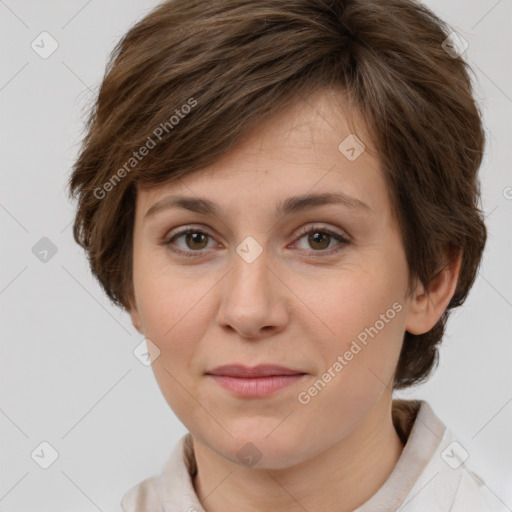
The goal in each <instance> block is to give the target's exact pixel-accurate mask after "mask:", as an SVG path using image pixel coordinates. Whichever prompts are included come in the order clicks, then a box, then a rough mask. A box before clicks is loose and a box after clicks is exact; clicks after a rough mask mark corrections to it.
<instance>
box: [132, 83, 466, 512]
mask: <svg viewBox="0 0 512 512" xmlns="http://www.w3.org/2000/svg"><path fill="white" fill-rule="evenodd" d="M342 102H343V100H342V97H341V95H340V94H339V92H336V91H326V90H324V91H319V92H317V93H315V94H314V95H312V96H311V97H310V98H309V99H308V100H307V101H300V102H297V103H295V104H294V105H293V107H292V108H289V109H288V110H285V111H284V112H281V113H280V114H279V115H278V116H276V117H274V118H273V119H272V120H271V121H267V122H265V123H264V124H261V125H259V126H258V127H257V129H255V130H253V131H252V132H251V133H250V134H248V135H247V136H246V137H245V138H244V140H243V142H242V143H241V144H239V145H238V146H237V147H236V148H235V149H234V150H232V151H231V152H230V153H229V154H228V155H227V156H225V157H224V158H222V160H219V161H218V162H216V164H215V165H212V166H210V167H208V168H206V169H202V170H201V171H199V172H196V173H194V174H191V175H188V176H186V177H185V178H183V179H181V180H179V181H178V182H174V183H171V184H167V185H164V186H159V187H157V188H153V189H150V190H138V194H137V207H136V215H135V225H134V252H133V279H134V281H133V284H134V297H133V298H132V306H131V308H130V311H129V312H130V315H131V318H132V322H133V324H134V326H135V327H136V328H137V330H138V331H139V332H140V333H142V334H144V336H145V337H146V338H148V339H150V340H151V341H152V342H153V343H154V344H155V345H156V346H157V347H158V348H159V350H160V355H159V357H157V358H156V359H155V360H154V361H153V364H152V367H153V371H154V374H155V377H156V379H157V382H158V384H159V386H160V389H161V390H162V393H163V395H164V397H165V399H166V400H167V402H168V404H169V405H170V407H171V408H172V410H173V411H174V412H175V414H176V415H177V416H178V418H179V419H180V420H181V421H182V422H183V424H184V425H185V426H186V428H187V429H188V430H189V431H190V433H191V435H192V438H193V444H194V451H195V457H196V462H197V466H198V474H197V476H196V477H195V479H194V481H193V483H194V487H195V489H196V492H197V494H198V496H199V498H200V499H201V500H203V499H204V501H203V506H204V508H205V510H206V511H208V512H221V511H222V512H231V511H235V510H236V511H249V510H251V511H255V510H257V511H267V510H269V511H270V510H276V509H277V510H289V511H299V510H300V511H303V510H304V509H306V510H310V511H313V510H337V511H339V512H343V511H351V510H354V508H356V507H358V506H360V505H362V504H363V503H364V502H365V501H367V500H368V499H369V498H370V497H371V496H372V495H373V494H374V493H375V492H376V491H377V490H378V489H379V488H380V487H381V486H382V485H383V484H384V482H385V481H386V479H387V478H388V476H389V475H390V473H391V471H392V470H393V468H394V466H395V464H396V462H397V460H398V458H399V457H400V454H401V452H402V449H403V446H402V443H401V441H400V439H399V437H398V435H397V433H396V431H395V429H394V426H393V423H392V416H391V405H392V401H391V392H392V385H393V374H394V371H395V368H396V365H397V361H398V357H399V353H400V349H401V346H402V340H403V335H404V332H405V331H406V330H408V331H409V332H412V333H414V334H419V333H423V332H426V331H428V330H430V329H431V328H432V327H433V326H434V324H435V323H436V321H437V320H438V319H439V317H440V316H441V314H442V313H443V311H444V310H445V308H446V306H447V305H448V302H449V300H450V298H451V297H452V295H453V293H454V290H455V285H456V279H457V275H458V271H459V268H460V257H459V259H458V260H457V261H456V263H455V264H454V265H453V266H451V267H449V268H446V269H445V270H444V271H443V272H442V273H441V274H440V275H439V276H438V277H437V278H436V280H435V281H434V282H433V283H431V287H430V289H429V295H428V296H427V295H426V294H425V290H424V288H423V287H422V286H421V284H418V286H417V287H416V290H415V292H414V294H413V295H412V296H407V294H406V291H407V283H408V266H407V261H406V257H405V253H404V249H403V244H402V239H401V235H400V232H399V229H398V226H397V223H396V220H395V218H394V217H393V215H392V211H391V203H390V198H389V195H388V191H387V189H386V185H385V182H384V178H383V172H382V169H381V167H380V164H379V160H378V155H377V154H376V152H375V151H374V150H373V148H372V144H371V141H370V139H369V137H367V136H366V134H365V131H364V130H363V128H362V123H360V122H358V117H357V112H351V113H352V114H353V116H354V117H353V119H354V120H355V121H356V125H355V126H359V128H357V132H354V125H353V124H352V125H350V126H349V124H348V121H347V118H346V116H345V115H343V112H346V109H345V110H344V109H343V107H344V104H343V103H342ZM350 133H356V134H357V136H358V137H359V138H360V139H361V140H363V141H364V143H365V145H366V150H365V151H364V152H363V153H362V154H361V155H360V156H359V157H358V158H357V159H356V160H354V161H349V160H348V159H347V158H346V157H345V156H344V155H343V154H342V153H341V152H340V151H339V150H338V145H339V144H340V142H341V141H342V140H343V139H344V138H345V137H346V136H347V135H349V134H350ZM322 192H342V193H345V194H347V195H349V196H351V197H354V198H357V199H359V200H360V201H363V202H365V203H366V204H367V205H368V206H369V207H370V208H369V209H368V210H363V209H353V208H350V207H348V206H346V205H340V204H335V205H333V204H331V205H320V206H315V207H313V208H310V209H307V210H305V211H301V212H295V213H289V214H287V215H282V214H281V215H279V214H276V211H275V205H277V204H278V203H279V202H281V201H283V200H284V199H286V198H288V197H290V196H294V195H299V194H304V193H322ZM169 195H180V196H191V197H202V198H207V199H209V200H211V201H213V202H214V203H216V204H217V205H218V207H219V208H220V213H219V214H218V215H211V214H200V213H194V212H190V211H188V210H185V209H183V208H168V209H161V210H160V211H158V212H157V213H155V214H153V215H150V216H148V217H146V218H145V214H146V212H147V211H148V209H149V208H150V207H151V206H152V205H154V204H155V203H157V202H158V201H160V200H161V199H163V198H165V197H167V196H169ZM190 225H192V226H193V228H195V229H197V230H198V231H199V232H200V233H206V234H208V235H209V236H208V237H205V238H204V240H203V239H201V237H200V236H199V237H198V235H196V238H191V237H190V236H189V237H187V236H186V235H182V236H178V237H177V238H173V236H174V234H175V233H176V231H177V230H178V228H183V227H187V226H190ZM301 228H307V230H306V231H305V233H306V234H300V233H299V231H300V229H301ZM325 230H329V231H331V232H333V233H334V234H335V235H336V236H338V235H339V236H341V237H344V238H345V239H347V240H348V243H343V242H340V240H339V239H338V238H336V236H331V237H329V234H328V233H325ZM311 231H312V233H311ZM315 232H320V235H317V236H319V237H320V238H319V241H316V242H315V239H311V238H310V239H309V240H308V233H309V234H310V235H312V234H314V233H315ZM322 235H323V236H322ZM247 236H251V237H253V238H254V239H255V240H256V241H257V242H258V244H259V245H260V246H261V248H262V253H261V254H260V255H259V256H258V257H257V258H256V260H255V261H253V262H252V263H247V262H246V261H245V260H244V259H243V258H242V257H240V256H239V254H237V252H236V248H237V246H239V244H240V243H241V242H242V241H243V240H244V239H245V238H246V237H247ZM172 238H173V241H172V243H171V244H170V245H166V244H165V242H169V241H170V240H171V239H172ZM171 247H174V248H175V249H178V250H179V249H181V250H182V251H186V252H189V253H193V255H192V257H186V256H181V255H179V254H177V253H175V252H173V251H172V249H171ZM336 249H340V250H338V251H337V252H333V251H335V250H336ZM322 254H323V255H322ZM197 255H199V256H197ZM394 303H399V304H400V305H401V310H400V312H398V313H396V315H394V318H393V319H392V320H389V322H386V323H385V326H384V327H383V328H382V329H380V330H379V332H378V334H377V335H375V336H374V337H373V338H368V343H367V345H366V346H364V347H363V348H362V349H361V351H360V352H358V353H357V355H355V356H354V357H353V359H352V360H351V361H348V362H347V364H346V365H345V366H344V367H343V369H342V371H339V372H338V373H336V376H335V377H334V378H332V379H331V380H330V382H329V383H328V384H327V385H326V386H325V387H324V388H323V389H322V390H321V391H320V392H318V393H317V394H316V396H314V397H312V398H311V400H310V401H309V403H307V404H302V403H300V402H299V400H298V398H297V397H298V394H299V393H300V392H303V391H307V390H308V388H310V387H311V386H312V385H313V384H314V383H315V382H316V381H318V379H320V378H321V377H322V375H323V374H324V373H325V372H326V371H327V370H328V368H329V367H332V365H333V363H334V362H335V361H336V360H337V357H338V356H339V355H343V354H344V353H345V352H346V351H347V350H348V349H349V348H350V346H351V343H352V341H353V340H355V339H356V337H357V335H358V334H359V333H361V332H362V331H364V329H365V328H366V327H369V326H373V325H375V323H376V321H377V320H379V318H381V317H380V315H381V314H385V313H386V311H387V310H389V309H390V308H392V305H393V304H394ZM230 363H240V364H245V365H247V366H254V365H257V364H262V363H274V364H279V365H283V366H287V367H290V368H294V369H300V370H301V371H303V372H305V373H306V374H307V375H305V376H304V377H302V378H301V380H300V381H298V382H296V383H295V384H293V385H291V386H289V387H287V388H285V389H283V390H280V391H278V392H276V393H274V394H273V395H270V396H268V397H263V398H240V397H236V396H234V395H232V394H230V393H229V392H228V391H226V390H224V389H223V388H221V387H220V386H219V385H218V384H217V383H216V382H214V381H212V379H211V377H208V376H206V375H205V372H206V371H207V370H211V369H213V368H214V367H216V366H219V365H223V364H230ZM249 442H250V443H252V444H253V445H254V446H255V447H256V449H257V451H258V454H260V456H261V458H260V459H259V460H258V462H257V463H256V464H254V465H253V466H249V465H247V464H245V465H244V463H243V462H242V461H241V460H240V459H239V458H238V457H237V453H238V451H239V450H240V449H241V448H242V447H244V445H246V443H249ZM376 454H378V456H376Z"/></svg>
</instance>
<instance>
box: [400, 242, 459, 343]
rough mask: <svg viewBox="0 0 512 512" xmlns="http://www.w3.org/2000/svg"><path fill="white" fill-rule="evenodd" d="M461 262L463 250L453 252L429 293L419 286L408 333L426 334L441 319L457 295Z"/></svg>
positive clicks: (406, 326)
mask: <svg viewBox="0 0 512 512" xmlns="http://www.w3.org/2000/svg"><path fill="white" fill-rule="evenodd" d="M461 262H462V250H461V249H458V250H456V251H455V253H453V251H452V258H450V260H449V261H448V263H447V264H445V266H444V267H443V268H442V269H441V270H440V271H439V272H438V273H437V274H436V275H435V276H434V278H433V279H432V280H431V281H430V285H429V287H428V291H426V290H425V288H424V286H423V285H422V284H421V283H419V284H418V286H417V287H416V290H415V292H414V295H413V298H412V302H411V308H410V310H409V313H408V316H407V320H406V324H405V329H406V330H407V331H408V332H410V333H411V334H424V333H426V332H428V331H430V329H432V327H434V325H435V324H436V322H437V321H438V320H439V318H441V315H442V314H443V313H444V311H445V310H446V308H447V306H448V304H449V302H450V300H451V298H452V297H453V294H454V293H455V289H456V287H457V280H458V277H459V271H460V266H461Z"/></svg>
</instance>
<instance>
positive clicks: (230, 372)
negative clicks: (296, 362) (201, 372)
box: [206, 364, 305, 378]
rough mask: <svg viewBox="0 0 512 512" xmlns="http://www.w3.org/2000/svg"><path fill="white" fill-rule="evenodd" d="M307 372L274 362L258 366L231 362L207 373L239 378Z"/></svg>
mask: <svg viewBox="0 0 512 512" xmlns="http://www.w3.org/2000/svg"><path fill="white" fill-rule="evenodd" d="M304 373H305V372H303V371H301V370H294V369H292V368H287V367H285V366H279V365H274V364H261V365H258V366H253V367H249V366H244V365H241V364H230V365H224V366H218V367H217V368H214V369H213V370H210V371H207V372H206V374H207V375H217V376H223V377H238V378H261V377H271V376H289V375H303V374H304Z"/></svg>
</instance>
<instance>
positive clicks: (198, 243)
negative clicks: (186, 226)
mask: <svg viewBox="0 0 512 512" xmlns="http://www.w3.org/2000/svg"><path fill="white" fill-rule="evenodd" d="M205 241H206V242H207V241H208V235H207V234H205V233H201V232H200V231H193V232H190V233H185V244H186V245H187V247H188V248H189V249H195V250H200V249H205V248H206V245H207V243H205Z"/></svg>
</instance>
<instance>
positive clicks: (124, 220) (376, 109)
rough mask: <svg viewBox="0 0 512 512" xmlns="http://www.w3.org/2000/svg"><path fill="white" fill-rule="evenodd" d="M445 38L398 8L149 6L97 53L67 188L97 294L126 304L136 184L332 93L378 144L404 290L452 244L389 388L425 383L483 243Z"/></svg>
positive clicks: (379, 2) (260, 1) (343, 0)
mask: <svg viewBox="0 0 512 512" xmlns="http://www.w3.org/2000/svg"><path fill="white" fill-rule="evenodd" d="M450 32H451V30H449V28H448V27H447V26H446V24H445V23H443V22H442V21H441V20H440V19H439V18H438V17H436V16H435V15H434V14H433V13H432V12H431V11H430V10H429V9H427V8H426V7H425V6H423V5H422V4H421V3H419V2H416V1H413V0H208V1H207V2H204V1H203V0H170V1H167V2H164V3H162V4H160V5H159V6H157V7H156V8H155V9H154V10H153V11H152V12H150V13H149V14H148V15H146V16H145V17H144V18H143V19H142V20H141V21H139V22H138V23H136V24H135V25H134V26H133V27H132V28H131V29H130V30H129V31H128V32H127V34H126V35H125V36H124V37H123V38H122V40H120V41H119V43H118V44H117V46H116V47H115V48H114V50H113V51H112V54H111V56H110V60H109V62H108V65H107V69H106V72H105V76H104V79H103V82H102V84H101V87H100V90H99V94H98V97H97V99H96V100H95V102H94V105H93V106H92V108H91V111H90V113H89V117H88V122H87V125H86V134H85V137H84V140H83V143H82V147H81V151H80V154H79V156H78V158H77V161H76V163H75V164H74V168H73V173H72V176H71V177H70V182H69V189H70V194H71V196H72V197H75V198H76V197H77V198H78V208H77V213H76V218H75V223H74V228H73V229H74V238H75V240H76V242H77V243H78V244H80V245H81V246H82V247H83V248H84V249H85V251H86V252H87V255H88V258H89V263H90V267H91V270H92V272H93V274H94V275H95V276H96V278H97V279H98V280H99V282H100V284H101V285H102V287H103V288H104V290H105V292H106V293H107V295H108V296H109V297H110V299H111V300H112V301H113V302H114V303H115V304H116V305H118V306H122V307H124V308H126V309H129V307H130V304H131V301H132V300H133V281H132V250H133V247H132V238H133V224H134V212H135V200H136V194H137V190H138V187H141V188H145V187H149V188H150V187H152V186H158V185H163V184H166V183H170V182H172V181H175V180H177V179H179V178H180V177H183V176H185V175H187V174H190V173H192V172H194V171H196V170H200V169H202V168H204V167H206V166H208V165H210V164H213V163H214V162H215V161H216V160H217V159H219V158H220V157H221V156H223V155H225V154H226V153H227V152H229V151H230V149H232V148H233V147H234V145H235V144H236V143H237V142H239V141H240V140H241V139H243V137H244V136H245V135H246V134H247V133H248V131H249V130H250V129H251V128H253V127H254V126H256V125H257V124H258V123H259V122H260V121H261V120H263V119H265V118H268V117H269V116H271V115H272V114H275V113H277V112H279V111H282V110H283V109H284V108H285V107H286V106H287V105H290V104H291V103H292V102H293V101H296V100H298V99H300V98H304V97H305V96H308V95H310V94H311V93H313V92H315V91H318V90H321V89H323V88H326V87H329V88H330V87H334V88H336V89H338V90H340V91H343V93H344V94H345V95H346V97H347V98H348V99H349V100H350V104H351V105H353V106H354V108H355V109H357V111H358V112H359V114H360V115H361V117H362V119H363V120H364V123H365V125H366V128H367V130H368V133H369V134H370V135H371V138H372V142H373V143H374V146H375V148H376V149H377V151H378V156H379V158H380V163H381V166H382V168H383V169H384V173H385V179H386V183H387V186H388V189H389V193H390V197H391V199H392V204H393V208H394V214H395V216H396V219H397V222H398V225H399V227H400V230H401V234H402V238H403V243H404V249H405V253H406V256H407V261H408V266H409V279H410V290H411V291H412V289H413V287H414V284H415V283H417V282H418V281H419V282H421V283H422V284H423V285H424V286H426V287H427V289H428V283H430V282H431V280H432V278H433V277H435V275H436V274H437V273H438V272H439V271H440V269H442V268H443V265H446V264H448V263H449V261H448V259H447V255H449V254H450V253H451V254H453V252H454V251H456V250H459V251H462V264H461V270H460V273H459V279H458V283H457V287H456V291H455V293H454V296H453V298H452V299H451V301H450V303H449V305H448V307H447V308H446V310H445V312H444V313H443V315H442V316H441V318H440V319H439V321H438V322H437V324H436V325H435V326H434V327H433V329H431V330H430V331H429V332H427V333H425V334H421V335H413V334H411V333H409V332H406V333H405V336H404V343H403V348H402V352H401V355H400V360H399V363H398V367H397V371H396V375H395V387H396V388H403V387H407V386H410V385H412V384H414V383H416V382H420V381H421V380H423V379H425V378H426V377H427V376H428V374H429V373H430V372H431V370H432V368H433V367H434V366H435V365H436V363H437V358H438V353H437V345H438V343H439V342H440V341H441V339H442V337H443V333H444V329H445V323H446V320H447V318H448V315H449V312H450V311H449V310H450V309H452V308H454V307H456V306H459V305H460V304H462V303H463V302H464V300H465V298H466V296H467V294H468V293H469V290H470V288H471V286H472V284H473V282H474V280H475V277H476V273H477V270H478V266H479V264H480V260H481V256H482V252H483V249H484V246H485V242H486V228H485V224H484V222H483V216H482V212H481V210H480V209H479V207H478V201H479V199H480V197H479V196H480V190H479V183H478V176H477V171H478V168H479V166H480V163H481V159H482V152H483V146H484V132H483V128H482V124H481V119H480V113H479V110H478V107H477V105H476V104H475V101H474V98H473V95H472V86H471V81H470V77H469V71H471V70H470V68H469V67H468V65H467V64H466V63H465V62H464V61H463V60H462V59H461V58H459V57H456V56H451V55H450V54H448V53H447V52H446V51H445V50H444V49H443V46H444V45H443V46H442V43H443V41H445V40H446V38H447V37H448V35H449V34H450ZM194 102H195V103H194ZM185 105H189V107H190V108H188V109H185V108H184V106H185ZM192 105H194V108H193V109H192V110H193V111H192V112H191V111H190V110H191V108H192ZM180 112H181V114H183V115H180ZM185 113H186V115H185ZM172 116H174V118H175V120H177V119H178V118H179V120H178V121H177V122H175V121H173V120H172ZM178 123H179V125H178ZM158 126H160V127H162V128H161V129H160V131H159V132H158V133H159V134H160V132H161V134H160V135H161V137H160V138H159V140H158V144H156V145H155V147H151V150H150V151H147V152H145V153H147V154H146V156H144V158H143V159H141V160H140V162H139V160H137V161H135V160H133V161H132V160H130V159H131V158H134V156H133V155H134V153H133V152H134V150H135V149H137V148H142V146H144V145H146V147H149V140H150V139H151V140H153V138H156V137H153V136H152V135H154V134H155V130H156V128H155V127H158ZM164 131H165V134H164ZM340 142H341V141H340ZM127 162H131V164H133V165H130V166H128V167H130V168H128V167H127ZM122 169H124V171H123V170H122Z"/></svg>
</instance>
